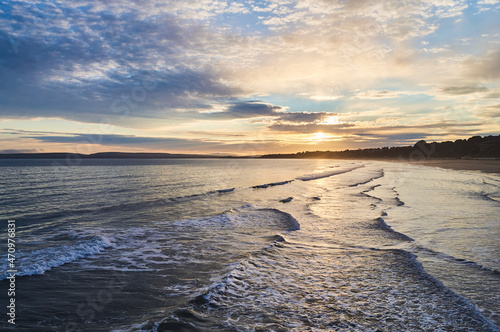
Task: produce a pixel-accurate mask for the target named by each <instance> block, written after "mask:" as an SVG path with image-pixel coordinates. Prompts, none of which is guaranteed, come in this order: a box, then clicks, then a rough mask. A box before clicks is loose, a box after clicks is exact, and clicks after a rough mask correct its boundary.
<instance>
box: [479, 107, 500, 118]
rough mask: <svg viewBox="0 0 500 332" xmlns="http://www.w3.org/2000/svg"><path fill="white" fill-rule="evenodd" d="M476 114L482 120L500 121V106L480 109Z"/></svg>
mask: <svg viewBox="0 0 500 332" xmlns="http://www.w3.org/2000/svg"><path fill="white" fill-rule="evenodd" d="M474 113H475V114H476V116H478V117H480V118H487V119H495V120H497V119H500V104H496V105H489V106H481V107H478V109H477V110H476V111H475V112H474Z"/></svg>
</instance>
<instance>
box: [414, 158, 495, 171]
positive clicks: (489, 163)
mask: <svg viewBox="0 0 500 332" xmlns="http://www.w3.org/2000/svg"><path fill="white" fill-rule="evenodd" d="M412 164H418V165H426V166H434V167H441V168H449V169H456V170H464V171H481V172H484V173H497V174H500V160H498V159H496V160H486V159H485V160H462V159H448V160H446V159H439V160H438V159H431V160H422V161H418V162H412Z"/></svg>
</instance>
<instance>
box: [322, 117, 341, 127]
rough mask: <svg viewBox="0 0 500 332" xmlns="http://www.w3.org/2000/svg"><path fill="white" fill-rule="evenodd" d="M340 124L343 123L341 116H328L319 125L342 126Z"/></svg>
mask: <svg viewBox="0 0 500 332" xmlns="http://www.w3.org/2000/svg"><path fill="white" fill-rule="evenodd" d="M340 123H342V122H341V121H340V117H339V116H336V115H331V116H327V117H325V118H323V119H322V120H321V122H320V123H319V124H328V125H332V124H340Z"/></svg>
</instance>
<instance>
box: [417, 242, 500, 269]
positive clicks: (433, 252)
mask: <svg viewBox="0 0 500 332" xmlns="http://www.w3.org/2000/svg"><path fill="white" fill-rule="evenodd" d="M415 249H416V250H417V252H424V253H427V254H430V255H432V256H435V257H438V258H441V259H444V260H446V261H449V262H452V263H456V264H464V265H467V266H469V267H473V268H476V269H479V270H482V271H488V272H491V273H492V274H495V275H498V276H500V271H498V270H496V269H493V268H490V267H488V266H485V265H483V264H480V263H477V262H474V261H471V260H468V259H465V258H460V257H455V256H452V255H449V254H445V253H443V252H439V251H436V250H433V249H430V248H426V247H423V246H416V247H415Z"/></svg>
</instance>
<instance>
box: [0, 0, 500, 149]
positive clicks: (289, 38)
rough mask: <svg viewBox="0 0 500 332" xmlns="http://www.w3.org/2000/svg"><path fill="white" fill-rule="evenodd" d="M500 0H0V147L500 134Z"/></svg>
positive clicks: (253, 145)
mask: <svg viewBox="0 0 500 332" xmlns="http://www.w3.org/2000/svg"><path fill="white" fill-rule="evenodd" d="M499 17H500V0H479V1H462V0H459V1H453V0H420V1H419V0H394V1H368V0H272V1H257V0H255V1H254V0H248V1H230V0H227V1H226V0H221V1H208V0H191V1H180V0H169V1H153V0H135V1H122V0H98V1H85V0H82V1H70V0H61V1H56V0H54V1H36V0H35V1H34V0H30V1H5V0H4V1H0V153H12V152H72V153H85V154H89V153H97V152H103V151H129V152H139V151H143V152H171V153H206V154H208V153H209V154H233V155H260V154H265V153H280V152H282V153H289V152H299V151H315V150H332V151H334V150H344V149H357V148H369V147H383V146H401V145H413V144H414V143H415V142H416V141H418V140H421V139H424V140H426V141H447V140H456V139H463V138H468V137H471V136H474V135H481V136H485V135H498V134H499V133H500V19H499Z"/></svg>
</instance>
